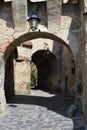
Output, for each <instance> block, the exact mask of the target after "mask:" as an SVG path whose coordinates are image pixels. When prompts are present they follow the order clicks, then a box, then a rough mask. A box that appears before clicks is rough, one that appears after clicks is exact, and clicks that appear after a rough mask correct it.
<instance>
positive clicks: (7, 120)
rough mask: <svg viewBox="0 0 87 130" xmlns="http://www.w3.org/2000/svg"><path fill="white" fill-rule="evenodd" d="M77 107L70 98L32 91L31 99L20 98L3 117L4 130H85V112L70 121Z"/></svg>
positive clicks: (0, 120)
mask: <svg viewBox="0 0 87 130" xmlns="http://www.w3.org/2000/svg"><path fill="white" fill-rule="evenodd" d="M73 103H74V97H73V96H70V95H69V94H64V93H63V94H62V93H52V92H48V91H44V90H31V95H30V96H24V95H16V96H14V97H13V98H12V99H10V100H9V101H8V103H7V105H8V110H7V111H6V113H4V114H2V115H1V116H0V130H85V128H84V119H83V116H82V113H81V112H79V111H78V112H77V113H76V115H75V116H74V117H72V118H70V117H67V111H68V109H69V107H70V105H71V104H73Z"/></svg>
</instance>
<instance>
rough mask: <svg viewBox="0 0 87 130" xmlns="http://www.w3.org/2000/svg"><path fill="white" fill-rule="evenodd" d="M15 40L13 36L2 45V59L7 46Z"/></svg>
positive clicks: (0, 54) (0, 46) (0, 53)
mask: <svg viewBox="0 0 87 130" xmlns="http://www.w3.org/2000/svg"><path fill="white" fill-rule="evenodd" d="M14 40H15V38H14V37H13V36H12V37H10V38H9V39H8V40H7V41H6V42H4V43H3V44H1V45H0V60H1V59H2V58H3V57H4V54H5V52H6V49H7V47H8V46H9V45H10V44H11V43H12V42H13V41H14Z"/></svg>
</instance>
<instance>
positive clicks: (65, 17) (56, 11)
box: [0, 0, 82, 97]
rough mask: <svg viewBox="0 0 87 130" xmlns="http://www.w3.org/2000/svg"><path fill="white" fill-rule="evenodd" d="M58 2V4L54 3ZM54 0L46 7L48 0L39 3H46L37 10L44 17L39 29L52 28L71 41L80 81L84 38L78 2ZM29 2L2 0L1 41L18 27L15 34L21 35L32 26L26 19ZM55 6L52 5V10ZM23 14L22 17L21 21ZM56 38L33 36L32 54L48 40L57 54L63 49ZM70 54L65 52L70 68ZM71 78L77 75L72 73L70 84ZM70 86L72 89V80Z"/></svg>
mask: <svg viewBox="0 0 87 130" xmlns="http://www.w3.org/2000/svg"><path fill="white" fill-rule="evenodd" d="M16 2H17V6H16ZM55 2H56V3H57V4H55ZM55 2H54V1H50V0H48V1H47V8H46V2H45V3H44V2H42V3H41V2H40V3H39V5H38V6H39V7H40V5H41V7H43V4H44V7H43V8H40V9H39V11H38V13H39V15H40V17H41V19H42V21H43V22H42V23H40V25H39V28H38V29H40V30H41V31H50V32H52V33H53V34H55V35H56V36H58V37H60V38H61V39H63V40H64V41H65V42H66V43H67V44H69V46H70V47H71V49H72V52H73V55H74V60H75V67H76V77H77V79H76V83H78V78H79V77H81V76H82V72H81V64H80V58H79V59H78V57H79V56H80V55H79V54H80V47H81V46H80V45H81V41H82V39H81V37H80V36H81V23H80V9H79V4H75V5H72V4H63V5H62V0H61V1H56V0H55ZM26 4H27V3H26V1H25V2H24V1H23V0H22V2H21V6H20V8H19V5H20V3H18V1H15V0H13V3H12V5H11V2H7V3H3V4H0V7H1V8H0V11H1V13H0V26H1V28H2V30H0V40H1V42H0V44H2V43H3V42H4V41H5V40H6V39H8V37H10V36H11V35H13V33H14V32H15V30H16V32H15V35H17V37H18V36H20V35H21V34H22V35H23V34H24V33H25V32H27V31H28V29H29V26H27V21H26V19H27V16H30V14H27V10H26V8H27V5H26ZM14 7H15V8H14ZM29 7H30V6H29ZM58 7H59V8H58ZM52 8H53V10H52ZM15 9H17V10H15ZM18 9H19V10H18ZM31 9H32V8H31ZM45 9H46V10H45ZM61 9H62V11H61ZM41 10H43V11H41ZM78 10H79V11H78ZM12 11H13V16H12ZM22 13H23V14H22ZM28 13H30V12H28ZM43 14H44V15H43ZM17 15H18V16H17ZM16 18H17V19H16ZM20 18H21V21H20ZM16 20H17V21H16ZM23 26H24V27H25V28H24V27H23ZM14 27H15V28H14ZM17 30H20V31H19V32H17ZM54 42H55V41H50V40H47V39H46V40H43V39H39V40H32V43H33V44H34V46H33V49H32V54H33V53H34V52H35V51H37V50H39V49H41V48H42V49H44V48H45V43H46V44H48V47H49V49H50V50H52V51H53V52H54V53H55V52H56V56H58V53H59V52H60V47H59V46H56V45H54ZM37 43H38V44H37ZM18 44H19V43H17V42H16V44H15V45H14V46H17V45H18ZM59 44H60V42H59ZM6 46H8V45H6ZM6 46H5V47H6ZM11 47H12V46H11ZM9 48H10V47H9ZM57 49H58V50H57ZM9 50H10V49H9ZM56 50H57V51H56ZM4 52H5V51H4ZM65 52H67V51H64V52H63V53H65ZM61 54H62V53H60V56H61ZM68 54H70V53H67V54H66V59H67V60H66V61H65V62H66V65H67V68H69V70H70V71H71V64H70V62H69V61H68V59H70V60H71V59H72V58H71V57H68ZM3 55H4V54H3ZM58 58H59V57H58ZM64 58H65V55H63V59H64ZM24 66H25V65H24ZM69 70H68V71H69ZM63 71H64V72H63V73H66V70H65V66H64V68H63ZM70 71H69V72H70ZM68 75H69V77H70V76H71V75H70V73H68ZM72 78H73V80H74V77H73V76H72V77H71V79H70V80H69V85H68V87H69V86H70V85H71V84H70V82H71V81H72V82H73V80H72ZM3 79H4V78H3ZM80 79H81V78H79V81H80ZM66 80H67V79H66ZM63 82H64V81H63ZM74 82H75V81H74ZM1 84H2V83H1ZM2 86H3V85H2ZM71 86H72V89H73V84H72V85H71ZM3 88H4V86H3ZM3 94H4V93H3ZM3 97H4V96H3Z"/></svg>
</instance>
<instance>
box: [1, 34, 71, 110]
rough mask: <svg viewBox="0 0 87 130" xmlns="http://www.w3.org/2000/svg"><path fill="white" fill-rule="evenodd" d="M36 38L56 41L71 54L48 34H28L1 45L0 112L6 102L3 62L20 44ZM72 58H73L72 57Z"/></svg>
mask: <svg viewBox="0 0 87 130" xmlns="http://www.w3.org/2000/svg"><path fill="white" fill-rule="evenodd" d="M37 38H47V39H51V40H54V41H57V42H58V43H60V44H62V45H64V46H66V47H67V48H68V49H69V51H70V52H71V53H72V55H73V52H72V49H71V48H70V46H69V45H68V44H67V43H66V42H65V41H63V40H62V39H61V38H59V37H58V36H56V35H54V34H52V33H49V32H28V33H26V34H24V35H21V36H20V37H18V38H16V39H15V38H14V37H12V38H11V39H10V40H9V41H8V42H5V43H4V44H3V45H1V46H0V50H1V51H0V59H1V61H0V70H1V72H2V73H1V74H0V77H1V80H0V86H1V88H0V94H1V98H0V109H1V110H0V111H5V110H6V101H5V93H4V76H5V61H6V60H7V59H8V57H9V56H10V55H11V53H12V52H13V51H14V49H15V48H16V47H17V46H19V45H20V44H21V43H23V42H25V41H29V40H32V39H37ZM73 57H74V56H73Z"/></svg>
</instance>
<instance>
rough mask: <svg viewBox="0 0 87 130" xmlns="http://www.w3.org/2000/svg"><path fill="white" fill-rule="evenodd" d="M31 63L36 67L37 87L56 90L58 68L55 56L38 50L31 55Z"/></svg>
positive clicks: (47, 51) (46, 51)
mask: <svg viewBox="0 0 87 130" xmlns="http://www.w3.org/2000/svg"><path fill="white" fill-rule="evenodd" d="M32 61H33V62H34V63H35V65H36V66H37V70H38V79H37V87H38V88H43V89H49V90H58V74H57V70H58V66H57V59H56V56H55V55H54V54H53V53H51V52H50V51H49V50H39V51H37V52H35V53H34V54H33V55H32Z"/></svg>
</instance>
